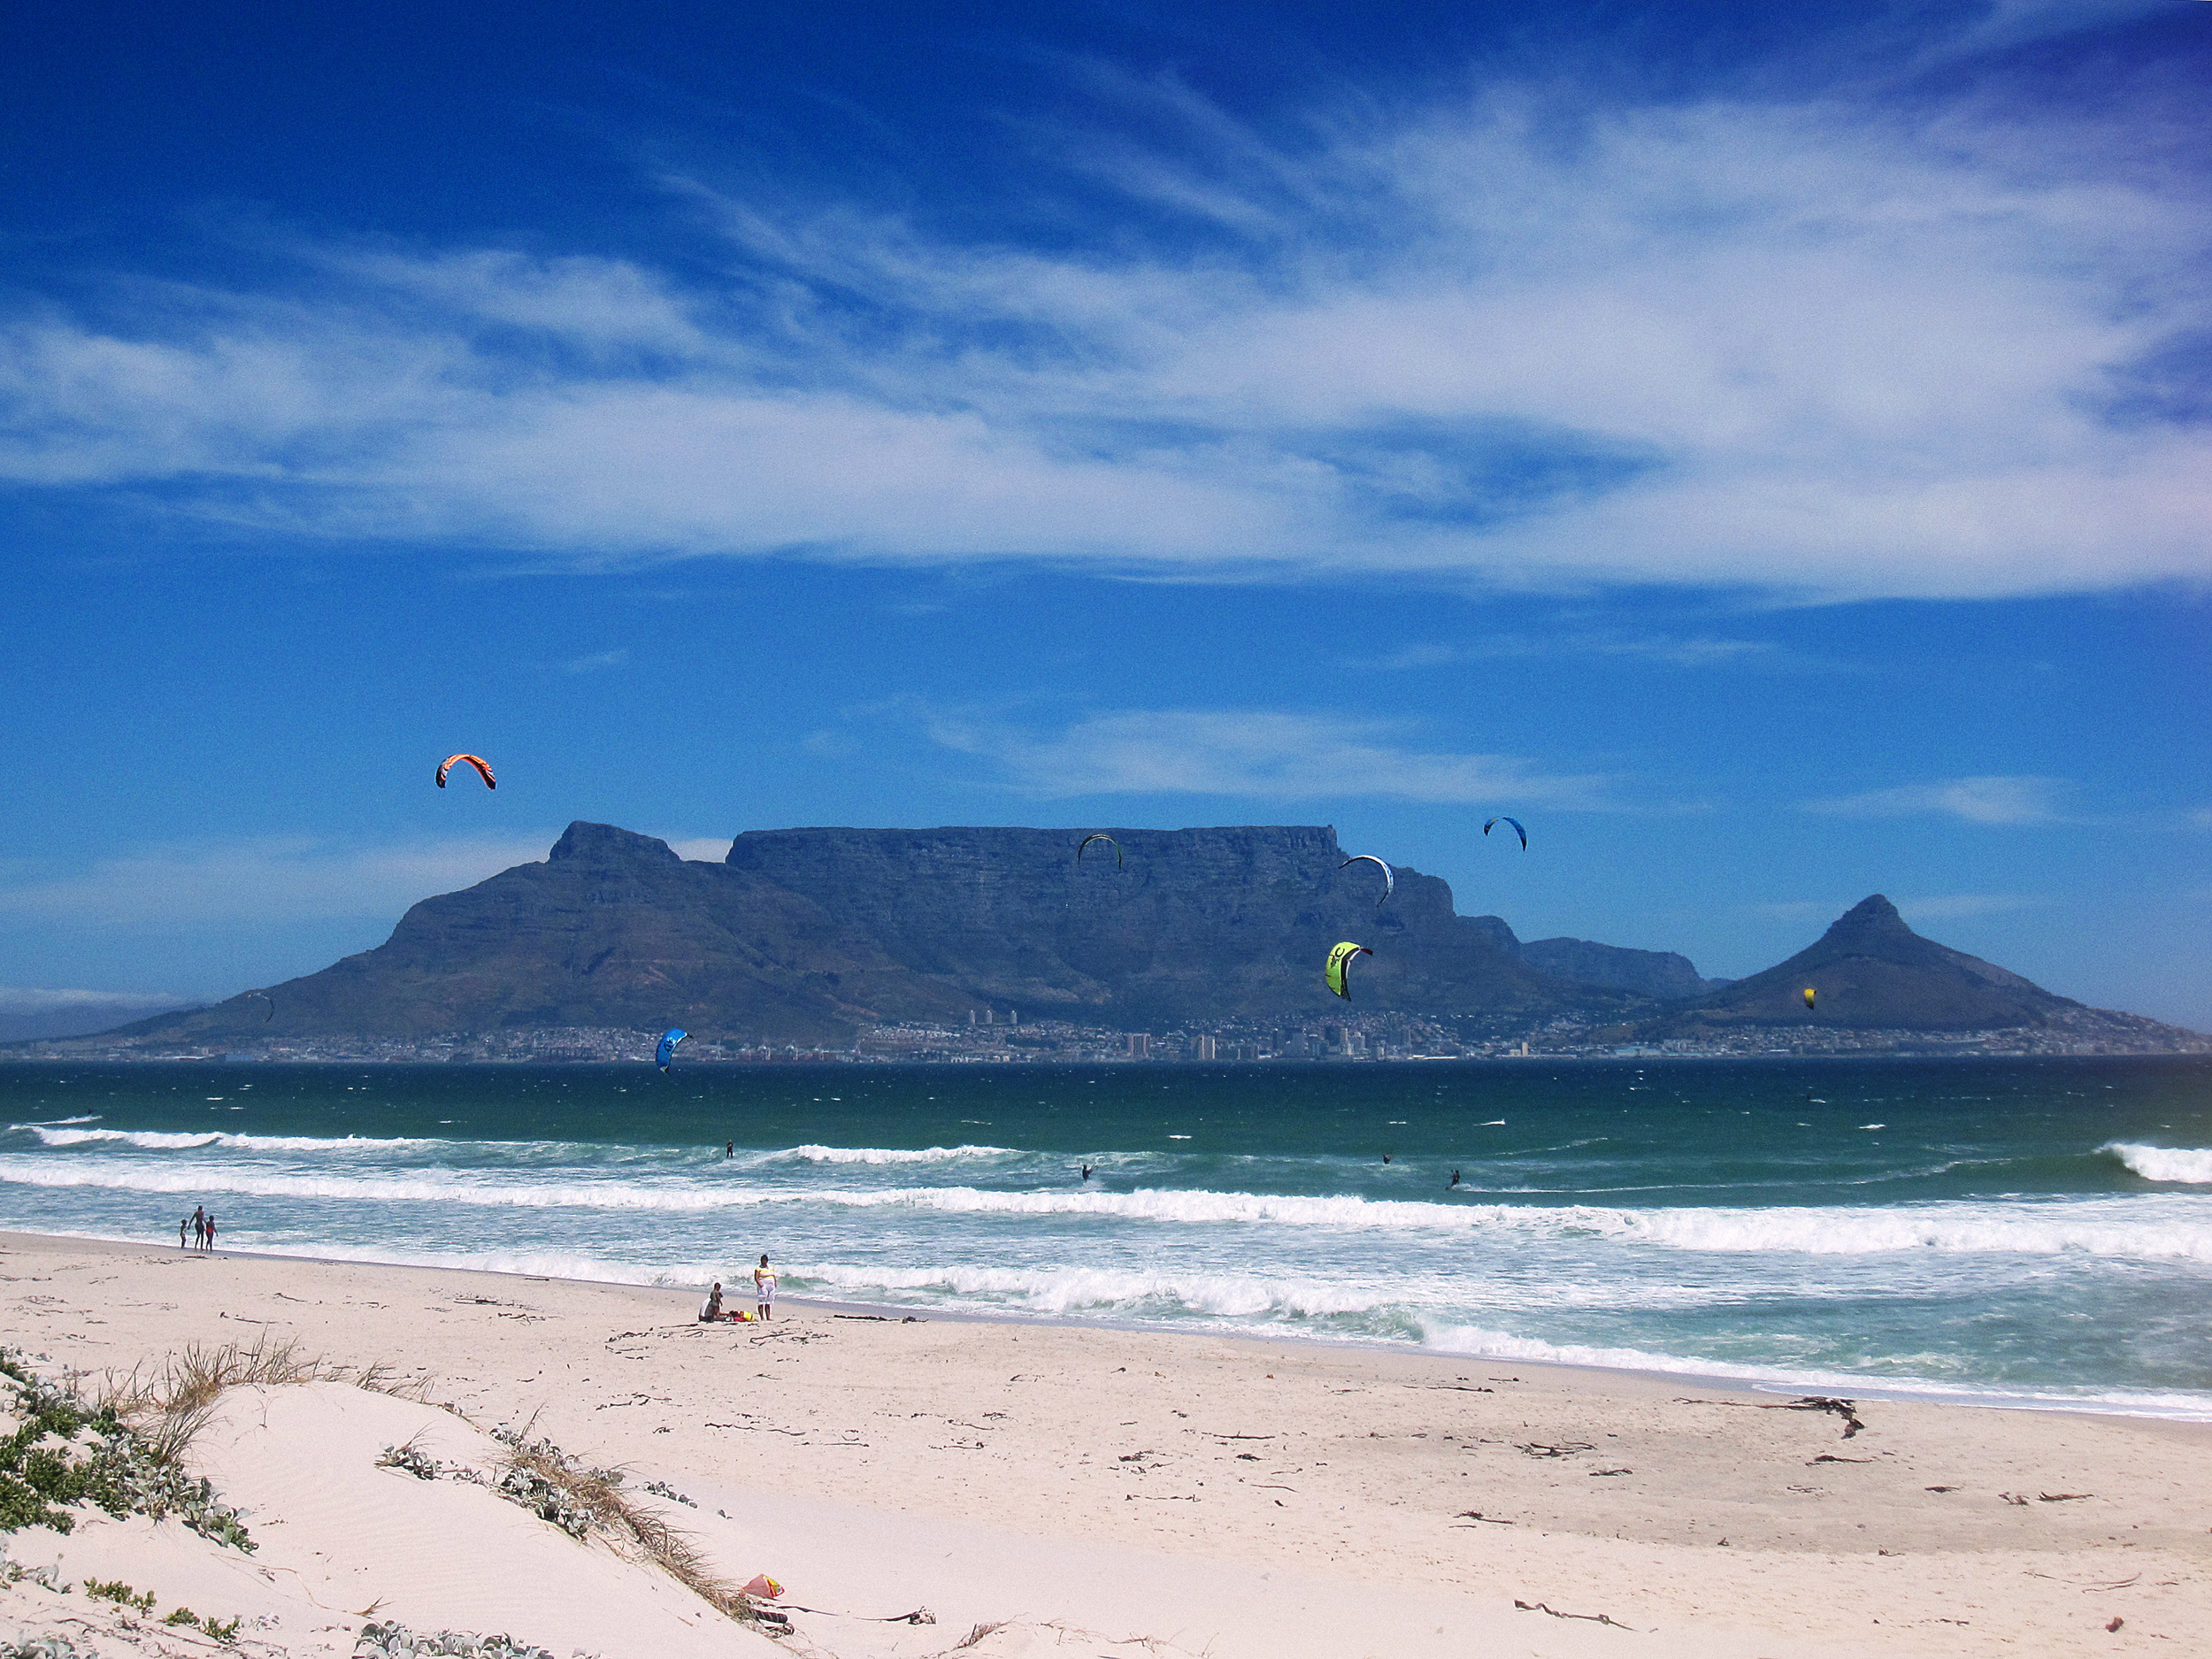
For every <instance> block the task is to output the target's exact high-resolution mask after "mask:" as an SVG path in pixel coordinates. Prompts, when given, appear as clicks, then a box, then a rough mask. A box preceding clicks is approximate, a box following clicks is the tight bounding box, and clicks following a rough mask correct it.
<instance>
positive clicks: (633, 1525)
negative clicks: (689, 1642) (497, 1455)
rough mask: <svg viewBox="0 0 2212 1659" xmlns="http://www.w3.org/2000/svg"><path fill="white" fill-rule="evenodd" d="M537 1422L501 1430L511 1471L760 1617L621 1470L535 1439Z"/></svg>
mask: <svg viewBox="0 0 2212 1659" xmlns="http://www.w3.org/2000/svg"><path fill="white" fill-rule="evenodd" d="M536 1422H537V1419H536V1418H535V1417H533V1418H532V1419H531V1421H530V1422H529V1423H528V1424H526V1425H524V1427H523V1429H522V1431H521V1432H519V1433H518V1434H514V1435H511V1436H510V1435H507V1434H505V1433H503V1434H502V1436H501V1438H502V1439H503V1440H504V1441H505V1442H506V1444H507V1448H508V1451H507V1460H506V1466H505V1467H506V1471H508V1472H511V1473H512V1474H515V1475H519V1476H521V1477H522V1478H524V1479H527V1480H530V1481H533V1482H535V1483H541V1484H542V1485H543V1486H546V1487H550V1488H551V1489H553V1491H555V1492H557V1493H558V1494H560V1496H561V1498H562V1499H564V1500H565V1505H566V1507H567V1508H568V1509H570V1510H571V1511H572V1513H575V1514H577V1515H579V1516H580V1517H584V1518H585V1519H586V1520H587V1521H588V1524H589V1525H590V1527H591V1529H592V1530H594V1531H596V1532H602V1533H603V1534H605V1535H606V1536H607V1537H608V1538H610V1539H611V1540H613V1541H614V1542H615V1544H616V1545H617V1547H618V1548H627V1549H631V1550H634V1551H635V1552H636V1553H637V1554H638V1555H641V1556H642V1557H643V1558H644V1559H645V1560H647V1561H649V1562H650V1563H653V1564H654V1565H655V1566H657V1567H658V1568H660V1570H661V1571H664V1572H665V1573H667V1574H668V1576H669V1577H670V1578H673V1579H675V1580H676V1582H677V1583H679V1584H680V1585H682V1586H684V1587H685V1588H686V1589H687V1590H689V1591H690V1592H691V1593H692V1594H695V1595H696V1596H698V1597H699V1598H700V1600H702V1601H705V1602H707V1603H708V1604H709V1605H710V1606H711V1607H713V1608H714V1609H717V1610H718V1611H719V1612H722V1613H726V1614H727V1615H728V1616H729V1617H732V1618H735V1619H741V1620H743V1621H744V1622H745V1623H747V1624H756V1623H757V1622H758V1621H757V1620H756V1619H755V1618H754V1617H753V1605H752V1603H751V1602H750V1601H748V1600H747V1599H746V1597H745V1594H744V1593H743V1592H742V1591H741V1590H740V1589H739V1588H738V1587H737V1586H735V1585H733V1584H732V1583H731V1582H730V1581H729V1580H728V1579H726V1578H722V1577H721V1576H720V1575H719V1574H718V1573H716V1572H715V1571H712V1570H711V1569H710V1567H709V1566H708V1564H707V1561H706V1557H705V1556H703V1555H701V1554H700V1553H699V1548H698V1546H697V1545H696V1544H695V1542H694V1541H693V1540H692V1538H691V1536H690V1534H688V1533H687V1532H680V1531H679V1530H678V1529H677V1528H675V1527H672V1526H671V1525H669V1524H668V1523H667V1522H666V1521H664V1520H663V1519H661V1517H659V1516H657V1515H656V1514H655V1513H654V1512H653V1511H652V1510H651V1509H647V1508H645V1507H644V1506H642V1505H641V1504H640V1503H638V1502H635V1501H634V1500H633V1499H632V1498H631V1497H630V1495H629V1494H627V1493H626V1492H624V1491H623V1490H622V1486H621V1481H622V1477H621V1474H620V1473H619V1471H613V1470H604V1469H587V1468H584V1467H581V1466H580V1465H579V1464H577V1463H572V1462H571V1461H570V1460H569V1457H568V1455H567V1454H565V1452H563V1451H562V1450H561V1449H560V1448H558V1447H557V1446H555V1445H554V1444H553V1443H552V1442H551V1441H550V1440H534V1439H532V1438H531V1433H530V1431H531V1429H533V1428H534V1427H535V1426H536Z"/></svg>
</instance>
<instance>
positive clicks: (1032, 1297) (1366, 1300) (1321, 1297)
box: [805, 1263, 1384, 1319]
mask: <svg viewBox="0 0 2212 1659" xmlns="http://www.w3.org/2000/svg"><path fill="white" fill-rule="evenodd" d="M805 1284H806V1287H807V1290H808V1292H809V1293H810V1294H811V1293H812V1292H813V1291H814V1290H815V1288H816V1287H818V1286H834V1287H835V1288H837V1289H838V1290H841V1291H844V1292H848V1293H851V1292H869V1291H874V1292H879V1293H895V1292H903V1293H905V1294H908V1295H911V1294H914V1293H915V1292H934V1293H938V1294H945V1295H949V1296H953V1297H956V1298H960V1299H962V1300H964V1301H967V1302H979V1301H980V1302H987V1303H989V1304H992V1305H997V1306H1005V1305H1007V1304H1008V1303H1012V1304H1014V1305H1016V1306H1018V1307H1020V1308H1022V1309H1024V1310H1027V1311H1030V1312H1033V1313H1071V1312H1075V1311H1079V1310H1082V1311H1092V1312H1099V1311H1104V1312H1114V1313H1122V1314H1126V1315H1130V1316H1132V1317H1160V1316H1162V1315H1164V1314H1174V1313H1195V1314H1205V1315H1211V1316H1214V1317H1224V1318H1233V1319H1256V1318H1266V1317H1283V1316H1285V1315H1294V1316H1298V1317H1312V1316H1316V1315H1323V1314H1345V1313H1366V1312H1370V1311H1371V1310H1374V1309H1376V1308H1378V1307H1380V1306H1382V1305H1384V1297H1383V1294H1382V1293H1381V1292H1379V1291H1377V1290H1373V1289H1369V1288H1365V1287H1362V1286H1355V1285H1325V1284H1321V1283H1319V1282H1317V1281H1316V1280H1313V1279H1306V1278H1299V1279H1270V1278H1264V1277H1256V1276H1251V1275H1245V1274H1235V1273H1147V1272H1132V1271H1118V1270H1115V1269H1111V1268H1087V1267H1062V1268H1044V1269H1023V1268H986V1267H946V1268H887V1267H878V1266H872V1265H871V1266H849V1265H845V1264H841V1263H827V1264H817V1265H814V1266H810V1267H809V1268H808V1269H807V1270H806V1277H805Z"/></svg>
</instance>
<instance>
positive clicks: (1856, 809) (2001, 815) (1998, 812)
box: [1800, 777, 2072, 824]
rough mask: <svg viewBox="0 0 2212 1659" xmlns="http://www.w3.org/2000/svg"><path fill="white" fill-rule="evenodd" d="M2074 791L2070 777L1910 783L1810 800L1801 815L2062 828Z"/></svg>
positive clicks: (1955, 779) (1957, 779) (1968, 779)
mask: <svg viewBox="0 0 2212 1659" xmlns="http://www.w3.org/2000/svg"><path fill="white" fill-rule="evenodd" d="M2070 787H2072V786H2071V785H2070V783H2069V781H2068V780H2066V779H2064V778H2037V777H1989V778H1953V779H1950V780H1947V781H1944V782H1941V783H1916V784H1907V785H1904V786H1902V787H1898V788H1893V789H1870V790H1868V791H1867V792H1866V793H1864V794H1863V795H1841V796H1839V797H1837V798H1835V799H1833V800H1827V801H1808V802H1806V803H1804V804H1803V806H1802V807H1801V809H1800V810H1803V811H1807V812H1827V813H1833V814H1835V815H1837V816H1839V817H1843V818H1916V817H1920V816H1922V815H1924V814H1930V813H1933V814H1942V815H1947V816H1949V817H1951V818H1962V819H1964V820H1965V821H1966V822H1967V823H1969V824H2056V823H2061V822H2063V821H2064V820H2063V818H2062V816H2061V814H2060V811H2059V807H2058V798H2059V796H2060V795H2061V794H2062V793H2063V792H2064V791H2065V790H2067V789H2069V788H2070Z"/></svg>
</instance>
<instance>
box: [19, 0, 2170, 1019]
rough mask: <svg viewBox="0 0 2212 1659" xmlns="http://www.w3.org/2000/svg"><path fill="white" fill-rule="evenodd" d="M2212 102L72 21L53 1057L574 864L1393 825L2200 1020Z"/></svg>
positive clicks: (2147, 48) (46, 437)
mask: <svg viewBox="0 0 2212 1659" xmlns="http://www.w3.org/2000/svg"><path fill="white" fill-rule="evenodd" d="M2208 85H2212V4H2205V3H2204V0H1973V3H1966V0H1958V3H1952V0H1916V3H1914V4H1881V3H1880V0H1860V3H1857V4H1848V5H1846V4H1826V3H1825V0H1808V3H1807V4H1799V5H1794V6H1789V7H1775V6H1771V5H1754V4H1683V3H1671V4H1663V5H1662V4H1640V3H1631V0H1547V3H1546V4H1475V3H1473V0H1458V3H1457V4H1380V5H1376V6H1371V7H1364V8H1356V7H1344V6H1338V5H1326V6H1325V5H1319V4H1294V3H1292V0H1271V3H1270V4H1212V5H1206V4H1196V5H1193V4H1178V5H1175V6H1166V5H1158V4H1133V3H1132V4H1108V3H1106V0H1069V3H1068V4H1062V5H1058V6H1054V7H1037V6H1034V5H1012V4H983V3H980V0H976V3H972V4H944V5H939V6H932V7H912V6H892V5H887V4H841V3H839V0H823V3H822V4H816V5H812V6H808V7H789V6H769V5H764V4H750V3H749V0H719V3H718V4H703V3H697V4H693V3H686V4H668V3H663V0H623V3H622V4H554V3H549V0H534V3H533V4H528V5H521V4H511V3H509V0H480V3H479V4H474V5H472V6H468V7H458V8H457V7H451V6H429V5H417V4H405V3H403V0H399V3H395V0H385V3H383V4H376V5H373V6H370V5H361V4H342V3H339V4H327V5H323V6H318V7H311V8H302V7H297V6H276V5H273V4H221V3H220V0H201V3H199V4H191V5H183V4H166V3H165V0H132V4H111V3H109V0H68V4H54V3H50V0H22V3H21V4H19V6H18V7H16V8H13V9H12V27H11V36H10V45H9V50H7V51H6V52H5V53H0V560H4V565H0V574H4V586H0V593H4V596H5V597H4V603H0V662H4V664H5V672H4V674H0V762H4V765H5V771H6V775H7V777H8V778H9V780H11V787H9V788H8V790H7V792H6V795H5V803H6V804H5V808H4V812H0V823H4V829H0V1018H5V1017H8V1016H11V1015H15V1016H23V1017H30V1016H38V1017H42V1018H43V1017H49V1016H51V1015H52V1014H53V1013H54V1012H55V1010H65V1011H66V1010H73V1009H91V1010H110V1009H112V1010H125V1009H128V1008H133V1007H136V1006H139V1005H142V1004H146V1003H150V1002H158V1001H163V1000H169V999H182V1000H199V999H204V998H213V997H218V996H223V995H231V994H233V993H234V992H236V991H238V990H241V989H243V988H247V987H253V986H258V985H264V984H268V983H272V982H273V981H276V980H278V979H284V978H287V977H289V976H292V975H295V974H299V973H303V972H311V971H313V970H314V969H317V968H319V967H321V966H323V965H325V964H327V963H328V962H330V961H331V960H333V959H334V958H335V957H337V956H342V955H344V954H347V953H349V952H353V951H357V950H362V949H369V948H371V947H373V946H374V945H376V944H378V943H380V941H382V940H383V939H384V937H385V936H386V935H387V934H388V932H389V930H390V928H391V926H392V925H393V923H394V922H395V921H396V920H397V918H399V916H400V915H401V914H402V913H403V911H404V910H405V909H406V907H407V906H408V905H409V904H411V903H412V902H415V901H416V900H418V899H420V898H422V897H425V896H426V895H430V894H433V893H436V892H442V891H448V890H450V889H452V888H455V887H461V886H465V885H467V884H468V883H470V882H472V881H475V880H478V879H482V878H483V877H485V876H487V875H489V874H491V873H493V872H495V871H497V870H500V869H502V868H504V867H506V866H508V865H510V864H516V863H519V862H523V861H525V860H527V859H532V858H538V857H542V856H544V852H545V849H547V847H548V846H549V844H550V842H551V841H553V840H554V838H555V837H557V835H558V834H559V833H560V831H561V829H562V827H563V826H565V825H566V824H567V823H568V822H569V821H570V820H572V819H575V818H585V819H592V820H597V821H603V822H609V823H614V824H619V825H622V826H626V827H629V828H633V829H637V830H641V831H644V832H647V833H652V834H656V835H661V836H664V837H666V838H668V839H669V840H670V841H672V843H674V844H676V845H677V846H678V847H679V848H680V849H681V850H683V851H684V852H685V853H686V854H687V856H698V857H718V856H720V853H721V851H722V850H723V849H724V848H725V847H726V843H727V841H728V838H729V837H730V836H732V835H733V834H734V833H738V832H740V831H742V830H746V829H755V828H771V827H779V826H793V825H834V824H844V825H935V824H1027V825H1048V826H1066V827H1069V828H1071V829H1073V830H1082V829H1088V828H1094V827H1101V826H1137V825H1144V826H1164V827H1175V826H1187V825H1202V824H1234V823H1326V824H1333V825H1334V826H1336V827H1337V829H1338V831H1339V833H1340V835H1341V837H1342V838H1343V841H1344V843H1345V845H1346V847H1347V849H1348V850H1349V851H1363V852H1375V853H1378V854H1379V855H1380V856H1384V857H1386V858H1388V859H1390V860H1391V861H1392V862H1394V863H1401V864H1410V865H1413V866H1415V867H1416V868H1417V869H1419V870H1422V871H1424V872H1430V873H1433V874H1437V875H1440V876H1442V877H1444V878H1445V879H1447V880H1448V881H1449V882H1450V883H1451V884H1452V887H1453V889H1454V892H1455V895H1456V901H1457V903H1458V907H1459V909H1460V910H1461V911H1462V912H1463V913H1466V914H1483V913H1492V914H1496V915H1499V916H1502V917H1503V918H1505V919H1506V920H1507V921H1508V922H1509V924H1510V925H1511V926H1513V927H1514V928H1515V930H1516V931H1517V933H1519V934H1520V935H1521V937H1523V938H1524V939H1536V938H1545V937H1550V936H1554V935H1558V934H1568V935H1572V936H1575V937H1579V938H1586V939H1595V940H1599V941H1604V942H1607V943H1611V944H1619V945H1631V946H1638V947H1641V948H1645V949H1671V950H1680V951H1682V952H1684V953H1686V954H1687V955H1688V956H1690V957H1691V958H1692V959H1693V960H1694V962H1695V963H1696V964H1697V966H1698V968H1699V969H1700V971H1701V972H1705V973H1708V974H1726V975H1732V976H1733V975H1741V974H1745V973H1749V972H1755V971H1757V970H1758V969H1760V968H1763V967H1765V966H1767V965H1770V964H1772V963H1774V962H1776V961H1778V960H1779V959H1781V958H1782V957H1784V956H1787V955H1789V954H1791V953H1792V952H1793V951H1795V950H1797V949H1801V947H1802V946H1804V945H1805V944H1807V943H1809V942H1810V941H1811V940H1812V939H1813V938H1815V937H1816V936H1817V934H1818V933H1820V931H1821V930H1822V929H1823V928H1824V927H1825V926H1826V925H1827V924H1828V922H1829V921H1831V920H1832V919H1833V918H1834V917H1835V916H1836V915H1838V914H1839V913H1840V912H1841V911H1842V910H1845V909H1846V908H1847V907H1848V906H1849V905H1851V904H1852V903H1854V902H1856V901H1857V900H1859V899H1860V898H1863V897H1864V896H1865V895H1868V894H1869V893H1872V892H1877V891H1878V892H1883V893H1886V894H1887V895H1889V896H1890V897H1891V898H1892V899H1893V900H1894V901H1895V902H1897V903H1898V905H1899V906H1900V908H1901V910H1903V912H1904V914H1905V916H1906V918H1907V919H1908V920H1909V922H1910V923H1912V924H1913V925H1914V926H1916V928H1918V929H1919V930H1920V931H1922V932H1923V933H1927V934H1929V935H1930V936H1931V937H1933V938H1936V939H1939V940H1941V941H1944V942H1945V943H1947V944H1951V945H1954V946H1955V947H1957V948H1959V949H1965V950H1969V951H1971V952H1973V953H1975V954H1977V955H1979V956H1985V957H1988V958H1989V959H1991V960H1993V961H1995V962H1998V963H2001V964H2003V965H2005V966H2007V967H2009V968H2012V969H2014V970H2016V971H2017V972H2023V973H2025V974H2027V975H2029V976H2030V977H2031V978H2032V979H2036V980H2037V981H2038V982H2039V983H2041V984H2043V985H2044V986H2046V987H2048V988H2050V989H2052V990H2054V991H2057V992H2059V993H2061V994H2062V995H2069V996H2074V997H2078V998H2080V999H2082V1000H2084V1001H2085V1002H2091V1003H2093V1004H2095V1005H2098V1006H2103V1007H2116V1008H2121V1009H2125V1010H2131V1011H2135V1012H2139V1013H2146V1014H2150V1015H2153V1016H2155V1017H2157V1018H2163V1019H2168V1020H2172V1021H2176V1022H2177V1023H2180V1024H2184V1025H2191V1026H2193V1027H2195V1028H2198V1029H2212V950H2208V948H2207V945H2206V942H2205V941H2206V940H2207V937H2208V927H2212V761H2208V756H2207V745H2206V742H2205V733H2206V732H2207V730H2208V724H2212V676H2208V672H2207V667H2208V647H2212V591H2208V578H2212V257H2208V255H2212V137H2208V129H2207V124H2206V123H2205V121H2204V120H2203V119H2202V112H2203V97H2204V93H2203V89H2204V88H2205V87H2206V86H2208ZM454 750H470V751H473V752H475V753H477V754H480V755H483V756H485V757H488V759H489V760H490V761H491V762H492V764H494V766H495V768H497V771H498V774H499V780H500V787H499V788H498V790H497V791H496V792H495V793H490V794H488V793H486V792H485V791H483V790H482V789H481V788H480V787H477V786H475V785H474V783H473V782H472V780H462V781H459V782H457V784H456V785H455V787H449V788H448V789H446V790H443V791H440V790H438V789H436V788H434V787H432V782H431V776H432V772H433V770H434V766H435V764H436V763H437V761H438V760H439V759H440V758H442V757H443V756H444V755H446V754H448V753H449V752H452V751H454ZM1494 813H1510V814H1512V815H1514V816H1515V817H1517V818H1520V819H1521V820H1522V821H1523V822H1524V823H1525V824H1526V825H1527V826H1528V829H1529V835H1530V844H1529V849H1528V850H1527V852H1526V853H1523V852H1522V851H1521V850H1520V849H1519V848H1518V847H1517V845H1516V846H1506V845H1501V844H1500V840H1499V838H1498V837H1496V836H1492V837H1489V838H1487V839H1486V838H1485V837H1484V836H1483V835H1482V834H1481V833H1480V825H1481V823H1482V821H1483V819H1484V818H1487V817H1489V816H1490V815H1492V814H1494Z"/></svg>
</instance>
